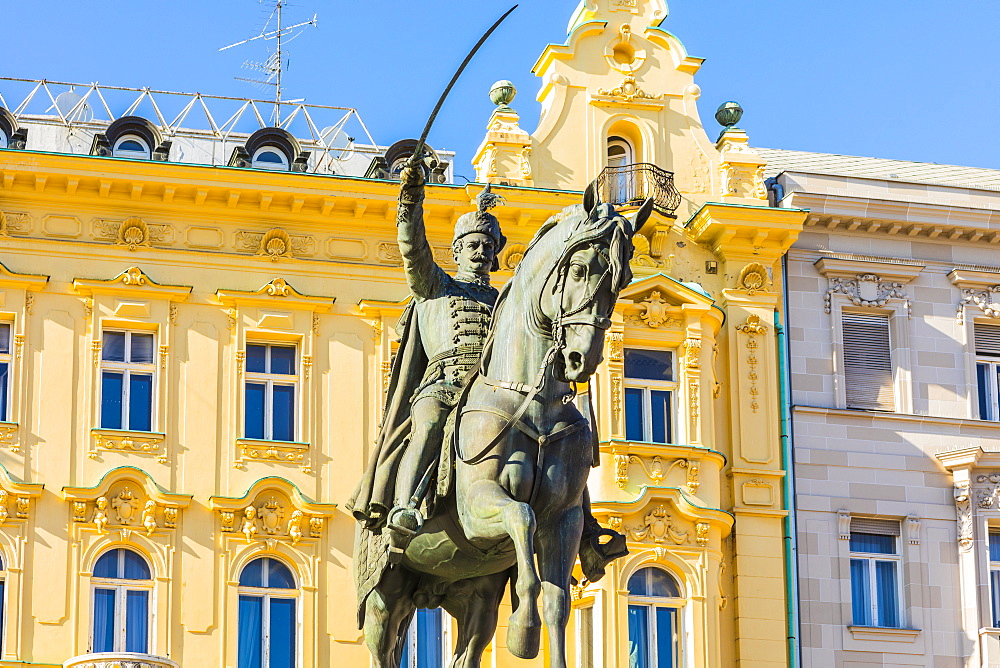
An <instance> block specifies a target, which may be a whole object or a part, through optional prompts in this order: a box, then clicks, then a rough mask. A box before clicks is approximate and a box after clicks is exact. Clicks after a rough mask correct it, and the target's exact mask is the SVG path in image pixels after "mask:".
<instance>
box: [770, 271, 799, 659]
mask: <svg viewBox="0 0 1000 668" xmlns="http://www.w3.org/2000/svg"><path fill="white" fill-rule="evenodd" d="M786 283H787V281H786ZM786 294H787V293H786ZM783 313H784V312H783V311H777V310H776V311H775V312H774V331H775V334H776V335H777V344H778V395H779V397H780V400H779V402H778V408H779V412H780V420H779V424H780V429H781V431H780V434H781V465H782V468H784V469H785V480H784V485H782V496H783V499H782V500H783V502H784V506H785V510H787V511H788V514H787V515H786V516H785V518H784V520H783V522H782V524H783V528H784V536H782V542H783V543H784V548H785V549H784V569H785V623H786V625H787V636H788V637H787V643H788V665H789V666H791V667H797V666H799V665H800V663H799V652H800V650H799V648H798V644H799V639H798V633H799V576H798V570H799V569H798V539H797V537H796V535H795V525H796V512H795V471H794V467H795V462H794V454H793V452H792V432H791V410H790V406H791V396H790V395H789V378H788V363H787V362H788V340H787V339H788V334H787V332H786V331H785V326H784V322H783V321H784V318H783V317H782V316H783Z"/></svg>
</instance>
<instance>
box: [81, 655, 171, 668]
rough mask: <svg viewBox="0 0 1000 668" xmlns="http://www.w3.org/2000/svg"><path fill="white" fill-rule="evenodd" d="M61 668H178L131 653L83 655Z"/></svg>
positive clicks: (154, 658) (163, 658) (155, 658)
mask: <svg viewBox="0 0 1000 668" xmlns="http://www.w3.org/2000/svg"><path fill="white" fill-rule="evenodd" d="M63 668H179V666H178V665H177V664H176V663H174V662H173V661H171V660H170V659H168V658H166V657H164V656H153V655H152V654H135V653H133V652H100V653H97V654H83V655H81V656H77V657H74V658H72V659H70V660H69V661H66V662H65V663H63Z"/></svg>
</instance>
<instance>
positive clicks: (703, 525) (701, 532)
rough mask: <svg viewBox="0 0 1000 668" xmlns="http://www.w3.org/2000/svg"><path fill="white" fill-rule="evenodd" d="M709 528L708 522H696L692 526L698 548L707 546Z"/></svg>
mask: <svg viewBox="0 0 1000 668" xmlns="http://www.w3.org/2000/svg"><path fill="white" fill-rule="evenodd" d="M711 526H712V525H710V524H709V523H708V522H698V523H696V524H695V525H694V535H695V541H696V542H697V543H698V545H699V546H700V547H706V546H707V545H708V531H709V529H711Z"/></svg>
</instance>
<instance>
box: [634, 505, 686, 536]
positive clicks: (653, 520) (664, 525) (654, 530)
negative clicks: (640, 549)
mask: <svg viewBox="0 0 1000 668" xmlns="http://www.w3.org/2000/svg"><path fill="white" fill-rule="evenodd" d="M625 531H626V532H627V533H628V534H629V535H630V536H631V537H632V540H636V541H643V542H653V543H658V544H659V543H665V542H667V541H668V540H669V541H672V542H673V543H675V544H677V545H683V544H684V543H687V542H688V532H686V531H678V530H677V529H675V528H674V518H673V517H672V516H671V515H670V513H669V511H668V509H667V507H666V506H662V505H661V506H656V507H655V508H653V509H652V510H650V511H649V512H648V513H646V515H645V517H643V519H642V523H641V524H638V525H636V526H631V527H625Z"/></svg>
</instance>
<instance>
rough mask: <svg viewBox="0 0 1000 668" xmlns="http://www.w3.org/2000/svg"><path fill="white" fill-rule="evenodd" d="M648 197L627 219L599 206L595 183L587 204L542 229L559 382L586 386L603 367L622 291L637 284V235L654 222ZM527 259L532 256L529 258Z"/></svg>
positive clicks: (545, 305)
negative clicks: (634, 272)
mask: <svg viewBox="0 0 1000 668" xmlns="http://www.w3.org/2000/svg"><path fill="white" fill-rule="evenodd" d="M652 211H653V200H652V199H649V200H646V202H645V203H644V204H643V205H642V207H640V209H639V210H638V211H637V212H636V213H635V214H632V215H630V216H628V217H626V216H623V215H621V214H619V213H618V212H617V211H615V209H614V207H613V206H612V205H610V204H599V203H598V201H597V185H596V182H595V183H591V184H590V187H588V188H587V192H586V194H585V195H584V199H583V205H582V206H580V205H576V206H574V207H571V208H570V209H567V210H566V211H565V212H563V214H562V217H561V218H559V217H558V216H557V217H556V219H555V220H554V222H550V223H549V224H548V225H546V226H545V227H543V228H542V229H541V230H539V233H538V235H537V236H536V238H535V240H534V241H533V242H532V246H534V245H536V244H537V243H538V242H540V240H541V239H542V237H543V236H544V237H546V239H545V240H546V242H547V243H546V244H545V245H546V246H549V245H551V254H546V255H549V257H550V258H553V257H554V258H555V261H554V263H553V262H552V261H551V260H550V261H549V262H547V263H546V264H548V265H549V267H548V277H547V279H546V281H545V284H544V286H543V288H542V295H541V297H540V299H539V302H538V307H539V309H540V311H541V314H540V315H541V316H543V319H544V320H545V321H547V323H546V324H550V327H551V332H552V338H553V340H554V343H555V345H556V349H557V351H558V352H557V355H556V358H555V375H556V378H558V379H559V380H561V381H563V382H586V381H587V380H588V379H589V378H590V376H591V375H592V374H593V373H594V371H595V370H596V369H597V365H598V364H600V363H601V359H602V353H603V349H604V333H605V331H606V330H607V329H608V327H610V325H611V313H612V311H613V310H614V306H615V302H616V301H617V299H618V293H619V292H620V291H621V290H622V288H624V287H625V286H626V285H628V283H629V281H631V280H632V271H631V269H630V268H629V262H630V261H631V259H632V252H633V250H634V249H633V246H632V236H633V235H634V234H635V233H636V232H637V231H638V230H639V228H640V227H642V225H643V224H644V223H645V222H646V219H647V218H649V215H650V214H651V213H652ZM529 251H530V248H529ZM525 259H526V260H527V255H526V257H525Z"/></svg>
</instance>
